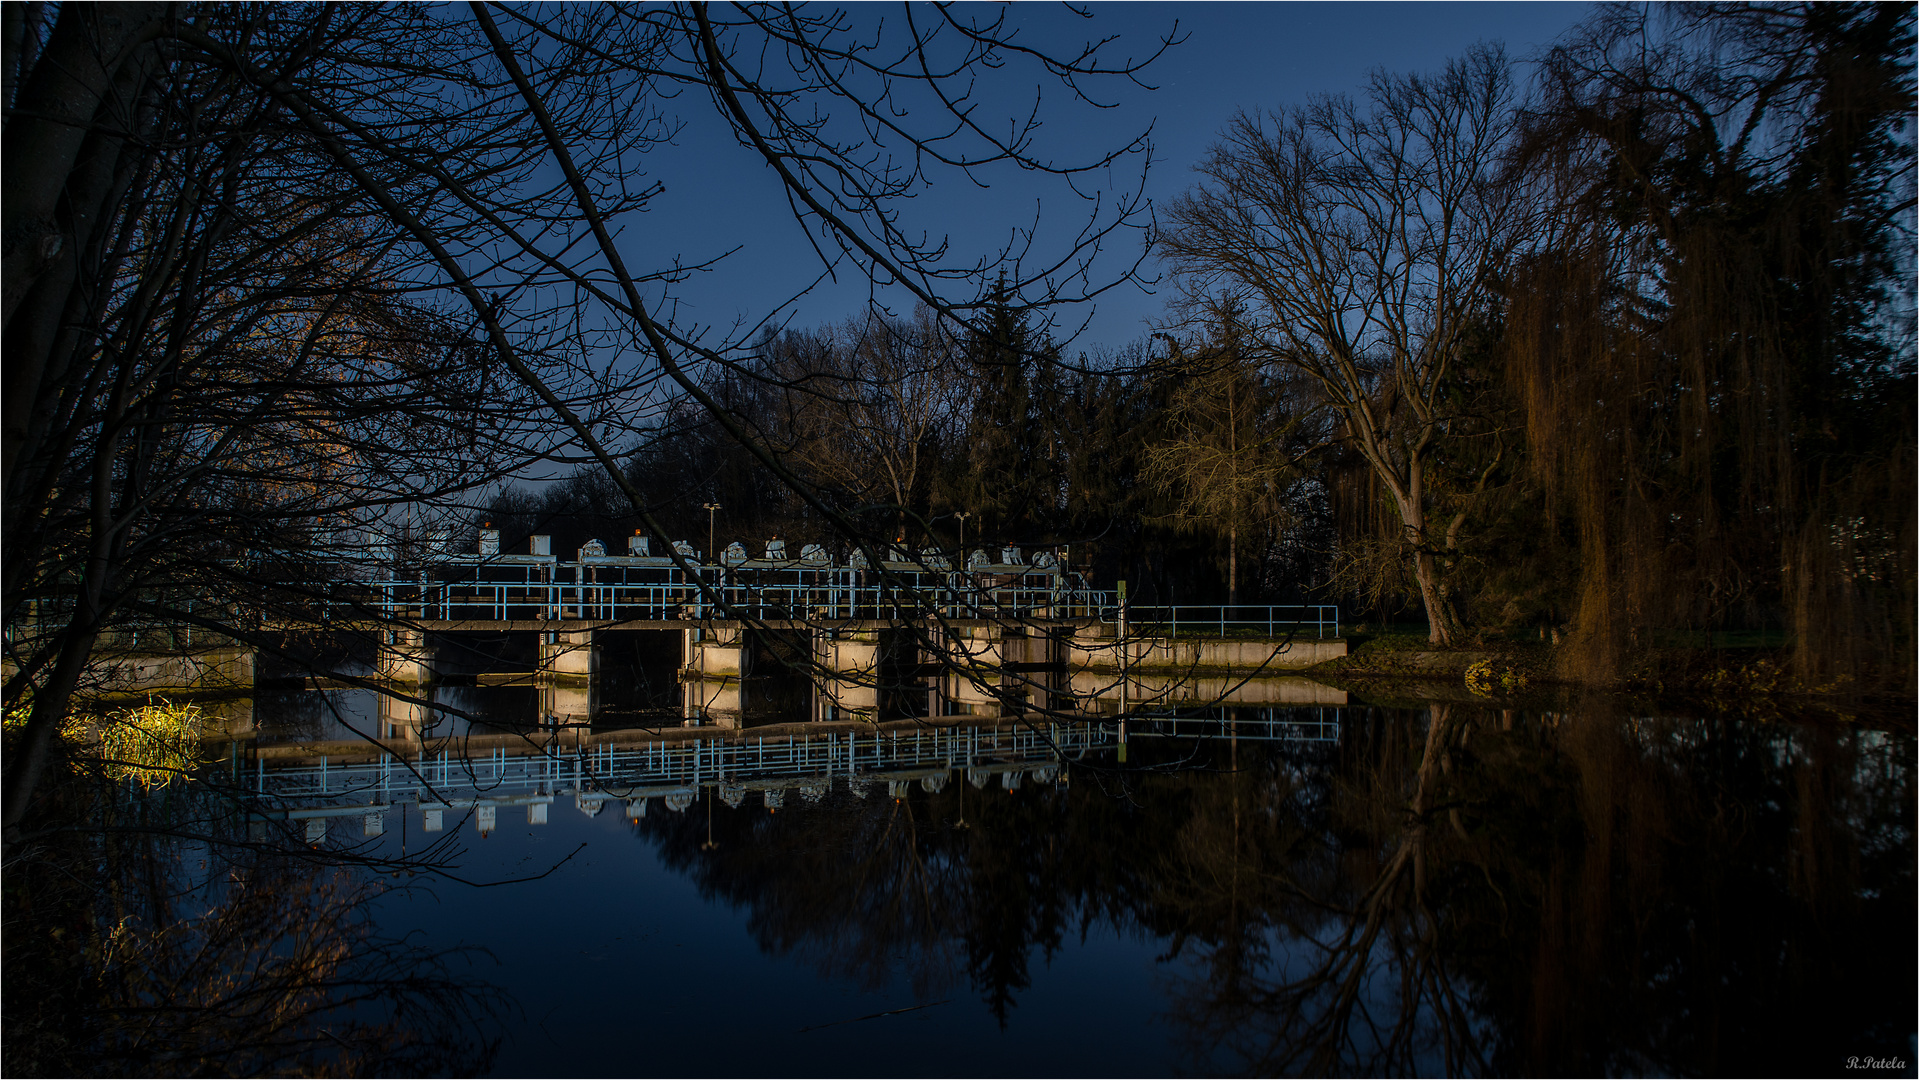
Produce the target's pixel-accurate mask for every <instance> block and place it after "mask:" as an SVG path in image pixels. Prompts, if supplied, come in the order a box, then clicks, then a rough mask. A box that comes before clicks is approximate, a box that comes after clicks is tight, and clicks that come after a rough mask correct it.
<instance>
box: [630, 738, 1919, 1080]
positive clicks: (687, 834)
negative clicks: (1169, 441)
mask: <svg viewBox="0 0 1919 1080" xmlns="http://www.w3.org/2000/svg"><path fill="white" fill-rule="evenodd" d="M1138 749H1139V748H1138V747H1136V754H1137V751H1138ZM1209 749H1210V752H1211V754H1212V762H1211V763H1212V764H1213V765H1214V766H1215V767H1216V768H1217V771H1212V772H1185V773H1162V774H1137V773H1136V774H1127V775H1125V776H1115V775H1113V774H1099V773H1091V772H1084V773H1079V774H1076V778H1075V782H1074V784H1073V785H1072V787H1071V789H1070V790H1061V789H1057V788H1055V787H1053V786H1051V785H1035V784H1032V783H1030V782H1029V783H1027V784H1026V785H1024V786H1022V787H1021V788H1019V789H1018V790H1015V791H1012V792H1007V791H1004V790H1002V789H1001V788H1000V787H999V786H998V785H997V784H996V785H994V786H993V787H992V788H990V789H989V790H987V791H979V790H974V789H971V788H968V789H966V790H965V792H964V795H965V797H966V799H967V803H966V806H965V814H964V817H965V820H966V821H967V823H968V826H969V827H967V828H964V829H959V828H955V827H954V823H955V822H956V821H957V820H958V819H959V818H960V817H961V814H960V813H959V809H960V807H959V801H958V800H959V798H960V797H961V791H960V785H959V784H953V785H951V786H949V787H948V788H947V789H946V790H944V791H942V792H941V793H939V794H936V795H928V794H926V793H924V792H922V791H919V790H918V789H917V788H915V789H914V790H913V791H912V793H911V794H910V796H909V797H908V798H907V799H906V800H905V801H901V802H895V801H893V800H890V799H885V798H879V797H877V795H876V797H874V798H871V799H868V800H866V801H864V802H862V801H859V800H856V799H854V798H853V797H851V796H849V795H846V794H844V793H843V792H841V793H836V794H835V795H834V796H832V797H831V798H830V799H829V800H828V801H827V802H825V803H823V804H820V805H817V806H809V805H804V804H802V805H797V806H795V805H793V804H791V803H789V805H788V807H787V808H786V809H783V810H781V811H780V812H779V813H778V814H776V815H769V814H768V813H767V812H766V811H765V809H764V808H763V807H761V806H760V805H759V804H758V800H757V798H755V799H754V800H753V801H752V802H749V803H747V804H746V805H744V806H742V807H741V808H740V809H738V810H729V809H728V808H727V807H725V806H724V805H723V804H721V805H718V806H716V807H715V818H714V831H715V837H716V840H717V842H718V848H717V849H716V850H714V851H711V852H706V851H702V850H701V846H700V845H701V842H702V841H703V840H704V839H705V816H704V813H703V810H704V807H703V806H699V807H696V808H695V809H694V810H693V811H690V812H689V813H687V814H685V815H683V816H682V815H665V814H657V815H653V816H651V817H649V818H647V819H645V820H644V821H642V822H641V824H640V831H641V833H642V834H643V835H645V836H648V837H649V838H652V839H654V840H656V841H657V842H659V843H660V845H661V847H662V850H663V853H664V857H665V859H666V861H667V863H668V864H669V865H671V866H673V867H675V868H677V869H681V870H684V871H686V872H687V873H689V874H690V875H691V876H693V877H694V879H695V880H696V881H698V882H699V884H700V886H701V888H702V890H703V892H705V894H706V895H708V896H712V897H721V898H724V899H726V900H728V901H729V902H731V903H734V904H739V905H743V906H745V907H747V908H748V909H749V910H750V913H751V914H750V919H751V925H752V927H753V929H754V932H755V933H756V934H757V935H758V938H759V941H760V943H761V945H762V947H763V948H765V949H766V950H768V951H769V952H772V953H776V954H783V955H784V954H794V955H801V956H806V957H809V958H810V959H811V960H812V961H813V962H814V963H815V964H817V965H818V966H819V967H820V969H821V970H822V971H823V972H824V973H827V974H829V975H831V976H833V977H837V978H846V979H851V980H855V981H857V982H859V983H860V984H861V985H864V986H867V987H876V986H879V985H881V984H883V983H885V982H887V981H888V980H889V979H891V978H893V977H894V976H895V975H897V974H899V973H901V972H904V973H906V974H907V975H908V976H909V977H910V979H911V981H912V983H913V986H914V989H915V992H916V993H918V994H919V995H921V997H922V998H924V997H927V996H930V995H932V994H934V993H937V992H939V991H940V990H942V989H943V988H944V987H947V986H949V985H951V984H952V983H953V982H954V981H956V980H957V979H958V978H959V977H960V974H961V972H962V971H963V972H964V973H965V974H966V975H967V976H969V977H970V979H971V981H972V983H973V985H974V987H975V989H976V991H977V992H978V993H979V994H980V995H981V996H982V997H983V998H984V999H985V1001H986V1003H987V1004H988V1005H989V1007H991V1008H992V1009H993V1010H994V1011H995V1013H996V1014H997V1015H998V1016H999V1017H1000V1018H1001V1020H1002V1022H1004V1021H1005V1019H1006V1018H1007V1016H1008V1015H1009V1013H1010V1010H1011V1009H1012V1008H1013V1007H1014V1006H1015V1005H1016V1003H1017V996H1018V994H1019V992H1020V991H1021V990H1023V989H1025V988H1026V987H1027V986H1028V985H1029V984H1030V981H1031V971H1030V964H1031V962H1032V960H1033V957H1034V954H1035V952H1038V953H1039V954H1041V955H1042V956H1047V957H1050V955H1051V954H1052V951H1053V950H1054V949H1056V948H1057V947H1059V945H1060V943H1061V942H1062V941H1063V940H1064V938H1065V935H1067V934H1069V933H1072V932H1074V931H1075V930H1078V931H1080V932H1082V933H1083V932H1085V931H1086V930H1088V929H1090V928H1092V927H1093V926H1096V925H1105V926H1110V927H1113V928H1115V929H1117V930H1118V931H1120V932H1121V933H1146V934H1150V935H1152V936H1153V937H1155V938H1158V939H1161V940H1163V941H1165V942H1167V947H1166V949H1165V952H1164V954H1163V960H1164V961H1165V963H1166V972H1167V974H1166V986H1167V988H1168V990H1169V991H1170V997H1171V1003H1170V1006H1169V1011H1168V1017H1167V1019H1168V1020H1169V1021H1170V1022H1171V1023H1172V1025H1173V1027H1174V1028H1175V1029H1176V1031H1177V1032H1178V1033H1179V1038H1180V1040H1181V1042H1182V1044H1183V1045H1184V1048H1185V1050H1186V1051H1187V1053H1188V1055H1189V1057H1190V1059H1191V1067H1193V1068H1196V1069H1200V1070H1202V1071H1224V1072H1252V1073H1273V1072H1351V1073H1373V1072H1413V1071H1422V1072H1431V1071H1446V1072H1453V1073H1467V1072H1495V1073H1506V1072H1526V1073H1566V1072H1599V1071H1636V1072H1643V1071H1679V1072H1723V1071H1736V1070H1740V1069H1742V1068H1743V1069H1748V1070H1756V1069H1757V1068H1759V1067H1760V1066H1761V1065H1762V1064H1763V1065H1768V1066H1771V1065H1778V1064H1788V1063H1790V1064H1801V1065H1808V1064H1810V1063H1811V1061H1813V1060H1818V1061H1827V1058H1829V1057H1830V1055H1831V1053H1833V1052H1835V1050H1834V1048H1835V1047H1838V1046H1842V1045H1843V1046H1853V1047H1860V1048H1863V1049H1860V1050H1859V1051H1858V1052H1859V1053H1875V1052H1878V1053H1884V1054H1896V1053H1899V1052H1902V1051H1903V1048H1904V1047H1905V1040H1906V1031H1907V1030H1908V1028H1909V1024H1910V1017H1911V1014H1912V1011H1913V1007H1914V1005H1915V994H1914V989H1913V979H1912V975H1913V971H1912V960H1911V957H1912V956H1913V954H1914V946H1915V940H1914V930H1913V926H1912V923H1911V912H1912V910H1913V904H1914V891H1913V869H1912V862H1913V856H1914V847H1913V835H1912V825H1911V822H1910V821H1909V820H1908V819H1909V817H1910V805H1911V794H1912V792H1911V784H1910V771H1909V761H1908V759H1909V758H1910V755H1911V751H1912V739H1911V738H1910V736H1908V735H1903V734H1900V735H1887V734H1885V733H1883V732H1878V731H1873V730H1869V729H1866V728H1863V727H1854V726H1847V725H1838V724H1828V725H1821V724H1805V725H1790V724H1758V723H1747V722H1740V721H1735V720H1728V719H1723V718H1720V719H1704V720H1699V719H1658V720H1639V721H1634V720H1632V719H1630V718H1626V717H1620V716H1617V715H1613V714H1610V713H1607V712H1605V711H1604V710H1603V709H1599V708H1595V709H1589V710H1586V711H1582V712H1580V713H1577V714H1562V715H1548V716H1543V717H1538V718H1520V717H1517V716H1515V715H1514V714H1512V713H1499V712H1496V711H1486V710H1479V709H1469V708H1466V707H1464V706H1450V707H1449V706H1445V705H1440V706H1436V707H1434V708H1432V709H1431V710H1428V711H1411V710H1381V709H1353V710H1349V711H1348V712H1347V714H1346V723H1345V734H1344V737H1343V739H1342V742H1341V743H1340V745H1339V747H1338V748H1337V749H1336V750H1326V749H1321V750H1316V751H1306V750H1300V749H1298V748H1290V749H1289V748H1279V747H1274V746H1272V745H1254V744H1240V745H1238V746H1237V747H1234V746H1232V745H1231V744H1225V743H1221V744H1215V745H1214V746H1212V747H1211V748H1209ZM1136 760H1137V757H1136ZM1879 957H1891V958H1892V960H1891V962H1889V963H1880V962H1879V961H1878V960H1877V959H1876V958H1879ZM1792 1044H1797V1045H1792ZM1846 1052H1848V1053H1851V1052H1853V1051H1850V1050H1848V1051H1846ZM1795 1055H1798V1056H1797V1057H1795ZM1801 1058H1804V1059H1805V1060H1803V1061H1802V1060H1800V1059H1801ZM1827 1064H1829V1061H1828V1062H1827Z"/></svg>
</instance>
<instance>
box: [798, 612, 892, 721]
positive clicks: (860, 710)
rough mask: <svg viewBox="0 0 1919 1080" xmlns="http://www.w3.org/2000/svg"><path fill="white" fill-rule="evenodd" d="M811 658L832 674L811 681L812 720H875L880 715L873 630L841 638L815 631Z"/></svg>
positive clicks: (876, 640)
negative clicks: (812, 690) (812, 689)
mask: <svg viewBox="0 0 1919 1080" xmlns="http://www.w3.org/2000/svg"><path fill="white" fill-rule="evenodd" d="M813 641H814V659H815V660H816V661H817V662H818V663H819V665H820V667H821V668H823V669H824V670H826V671H829V672H832V673H833V674H832V675H830V676H828V675H822V676H820V677H818V678H816V679H815V680H814V683H813V686H814V695H813V702H814V706H813V719H815V720H865V721H869V722H871V721H875V720H878V719H879V714H880V686H879V665H880V640H879V634H878V632H877V631H860V632H855V633H852V634H849V635H847V636H845V637H839V636H836V635H835V634H834V633H833V632H832V631H829V630H822V631H819V632H817V634H816V635H815V637H814V639H813Z"/></svg>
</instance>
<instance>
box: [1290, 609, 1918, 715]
mask: <svg viewBox="0 0 1919 1080" xmlns="http://www.w3.org/2000/svg"><path fill="white" fill-rule="evenodd" d="M1347 641H1348V645H1349V651H1348V654H1347V655H1346V656H1343V657H1340V658H1338V659H1334V660H1328V661H1325V662H1323V663H1320V664H1316V665H1314V666H1312V667H1310V668H1307V669H1305V671H1304V672H1303V674H1306V675H1309V676H1311V677H1312V678H1315V679H1318V680H1321V681H1324V682H1330V683H1334V684H1336V685H1340V686H1341V687H1342V688H1345V689H1348V690H1352V691H1355V692H1361V693H1365V694H1367V695H1368V696H1369V697H1376V696H1378V695H1379V694H1380V693H1382V692H1384V693H1387V694H1388V695H1389V696H1390V695H1391V694H1392V689H1391V686H1392V684H1405V689H1406V691H1407V692H1408V693H1418V694H1431V693H1434V692H1438V691H1439V690H1440V688H1442V687H1446V688H1457V689H1459V690H1461V691H1464V693H1465V695H1466V696H1467V697H1469V698H1473V699H1478V700H1481V701H1484V700H1489V699H1490V700H1501V701H1511V702H1514V703H1534V702H1539V701H1545V700H1556V699H1563V698H1564V697H1566V695H1567V694H1568V693H1569V692H1577V691H1582V690H1602V691H1609V692H1617V693H1624V694H1628V695H1632V696H1635V697H1642V698H1648V699H1686V700H1692V701H1694V702H1700V701H1705V702H1721V701H1743V702H1752V701H1758V700H1771V701H1775V702H1784V701H1790V700H1804V701H1807V702H1814V701H1823V702H1838V701H1865V702H1909V701H1910V697H1909V695H1900V694H1897V693H1888V692H1886V691H1885V690H1884V689H1883V687H1884V686H1885V685H1886V683H1885V680H1880V679H1875V678H1870V677H1868V678H1843V677H1842V678H1838V679H1832V680H1828V681H1825V682H1819V683H1811V682H1807V681H1806V680H1802V679H1799V678H1797V677H1795V676H1794V675H1793V674H1792V670H1791V648H1790V646H1791V642H1790V641H1789V640H1788V639H1786V638H1785V636H1784V635H1783V634H1781V633H1778V632H1728V633H1720V634H1713V635H1707V634H1705V633H1677V632H1675V633H1671V634H1662V635H1659V636H1657V637H1656V638H1655V639H1654V642H1653V644H1652V645H1650V646H1648V647H1645V648H1642V649H1641V650H1639V651H1638V652H1636V653H1634V654H1633V655H1631V656H1630V657H1629V658H1628V660H1627V663H1626V665H1625V673H1624V675H1623V677H1621V678H1620V679H1618V680H1617V681H1616V682H1613V683H1610V684H1607V685H1594V684H1591V683H1588V682H1584V681H1582V680H1579V679H1577V678H1574V677H1571V676H1569V675H1568V674H1567V669H1568V665H1567V664H1566V663H1564V662H1563V661H1564V660H1565V659H1566V657H1565V654H1564V653H1563V651H1562V647H1561V646H1558V645H1554V644H1552V643H1550V642H1545V641H1540V640H1537V638H1535V637H1533V636H1531V635H1526V634H1499V633H1486V634H1480V635H1476V638H1475V640H1474V641H1472V642H1470V643H1468V644H1462V645H1458V646H1450V647H1449V646H1438V645H1434V644H1432V643H1431V642H1429V641H1428V640H1427V635H1426V628H1425V626H1424V625H1423V624H1392V625H1389V626H1381V627H1369V626H1365V625H1361V626H1357V627H1355V628H1354V630H1353V632H1352V633H1350V634H1349V635H1348V636H1347Z"/></svg>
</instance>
